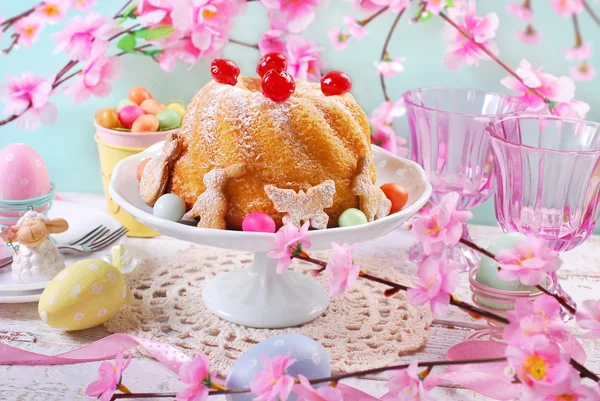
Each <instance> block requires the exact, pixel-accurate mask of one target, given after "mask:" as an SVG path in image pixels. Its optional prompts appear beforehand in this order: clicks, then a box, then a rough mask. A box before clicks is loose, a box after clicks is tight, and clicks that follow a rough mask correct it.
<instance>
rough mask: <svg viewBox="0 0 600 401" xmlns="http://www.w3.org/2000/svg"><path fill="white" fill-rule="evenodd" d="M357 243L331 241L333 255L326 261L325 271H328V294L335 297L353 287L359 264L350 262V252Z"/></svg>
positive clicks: (358, 272) (358, 271)
mask: <svg viewBox="0 0 600 401" xmlns="http://www.w3.org/2000/svg"><path fill="white" fill-rule="evenodd" d="M357 246H358V245H348V244H342V245H341V246H340V245H338V244H336V243H335V242H332V243H331V247H332V248H333V257H332V258H331V259H330V260H329V262H328V263H327V267H326V268H325V271H327V273H329V276H330V280H329V296H330V297H336V296H338V295H341V294H343V293H344V292H346V291H347V290H349V289H350V288H352V287H354V284H356V280H357V279H358V275H359V274H360V266H359V265H355V264H354V263H353V262H352V252H353V251H354V249H355V248H356V247H357Z"/></svg>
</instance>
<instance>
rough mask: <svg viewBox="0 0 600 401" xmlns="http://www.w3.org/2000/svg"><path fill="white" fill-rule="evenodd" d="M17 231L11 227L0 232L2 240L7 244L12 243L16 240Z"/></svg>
mask: <svg viewBox="0 0 600 401" xmlns="http://www.w3.org/2000/svg"><path fill="white" fill-rule="evenodd" d="M15 234H16V233H15V230H14V229H13V228H12V227H11V226H8V227H4V228H3V229H2V230H1V231H0V239H1V240H2V241H4V242H6V243H9V242H11V241H12V240H13V239H14V238H15Z"/></svg>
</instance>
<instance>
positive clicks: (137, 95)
mask: <svg viewBox="0 0 600 401" xmlns="http://www.w3.org/2000/svg"><path fill="white" fill-rule="evenodd" d="M146 99H152V95H151V94H150V92H148V90H147V89H146V88H142V87H141V86H134V87H133V88H131V89H130V90H129V100H131V101H132V102H133V103H135V104H137V105H140V104H142V102H143V101H144V100H146Z"/></svg>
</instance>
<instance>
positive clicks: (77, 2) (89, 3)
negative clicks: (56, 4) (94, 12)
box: [70, 0, 96, 11]
mask: <svg viewBox="0 0 600 401" xmlns="http://www.w3.org/2000/svg"><path fill="white" fill-rule="evenodd" d="M70 5H71V7H73V8H74V9H75V10H77V11H89V10H90V9H91V8H92V7H94V6H95V5H96V1H95V0H71V4H70Z"/></svg>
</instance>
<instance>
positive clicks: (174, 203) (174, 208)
mask: <svg viewBox="0 0 600 401" xmlns="http://www.w3.org/2000/svg"><path fill="white" fill-rule="evenodd" d="M185 208H186V207H185V202H184V201H183V199H181V198H180V197H179V196H177V195H175V194H164V195H163V196H161V197H160V198H158V200H157V201H156V203H155V204H154V215H155V216H156V217H160V218H163V219H166V220H170V221H179V220H181V219H182V218H183V215H184V214H185Z"/></svg>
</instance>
